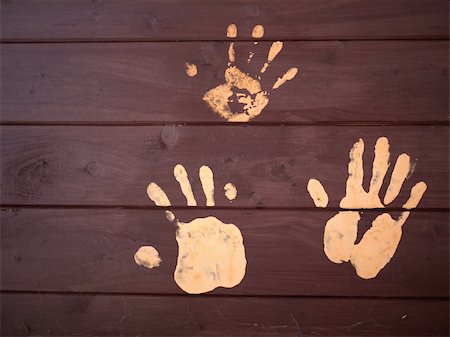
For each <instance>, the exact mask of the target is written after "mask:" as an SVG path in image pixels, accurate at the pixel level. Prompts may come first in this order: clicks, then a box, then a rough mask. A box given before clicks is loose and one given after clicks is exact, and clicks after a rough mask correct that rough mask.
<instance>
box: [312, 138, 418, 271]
mask: <svg viewBox="0 0 450 337" xmlns="http://www.w3.org/2000/svg"><path fill="white" fill-rule="evenodd" d="M363 153H364V141H363V140H362V139H360V140H359V141H358V142H356V143H355V144H354V145H353V148H352V149H351V151H350V155H349V157H350V162H349V164H348V173H349V176H348V179H347V185H346V194H345V196H344V198H343V199H342V200H341V202H340V207H341V208H346V209H357V208H362V209H370V208H384V207H385V205H388V204H390V203H391V202H392V201H394V199H395V198H396V197H397V196H398V194H399V193H400V190H401V188H402V186H403V183H404V182H405V180H406V179H408V178H409V175H410V174H411V167H412V166H411V161H410V157H409V156H408V155H407V154H405V153H403V154H401V155H400V156H399V157H398V158H397V161H396V163H395V166H394V169H393V172H392V176H391V180H390V183H389V186H388V188H387V191H386V194H385V196H384V199H383V202H381V200H380V197H379V193H380V189H381V186H382V184H383V180H384V177H385V175H386V173H387V171H388V168H389V142H388V139H387V138H385V137H381V138H379V139H378V141H377V143H376V145H375V159H374V162H373V170H372V179H371V181H370V187H369V191H368V192H366V191H365V190H364V188H363V186H362V185H363V176H364V174H363V159H362V157H363ZM426 189H427V185H426V184H425V183H424V182H423V181H421V182H418V183H416V184H415V185H414V187H413V188H412V189H411V194H410V197H409V199H408V200H407V201H406V203H405V204H403V208H404V209H407V210H408V211H404V212H402V213H401V215H400V217H399V218H398V219H396V220H395V219H393V218H392V217H391V215H390V214H388V213H383V214H381V215H379V216H378V217H377V218H376V219H375V220H374V221H373V222H372V227H371V228H370V229H369V230H367V232H366V233H365V234H364V236H363V238H362V239H361V241H360V242H359V243H358V244H355V242H356V238H357V233H358V222H359V220H360V219H361V217H360V215H359V213H358V212H357V211H341V212H339V213H338V214H336V215H335V216H334V217H332V218H331V219H330V220H328V222H327V224H326V226H325V231H324V251H325V254H326V256H327V257H328V259H330V260H331V261H332V262H334V263H342V262H348V261H350V262H351V263H352V265H353V266H354V267H355V269H356V273H357V274H358V276H359V277H361V278H364V279H371V278H374V277H375V276H377V275H378V273H379V272H380V271H381V269H383V268H384V267H385V266H386V265H387V264H388V263H389V261H390V260H391V258H392V257H393V256H394V254H395V251H396V250H397V247H398V244H399V243H400V239H401V236H402V226H403V225H404V224H405V222H406V220H407V219H408V217H409V215H410V212H409V210H410V209H413V208H416V207H417V205H418V204H419V202H420V200H421V199H422V197H423V195H424V193H425V191H426ZM308 192H309V194H310V196H311V198H312V199H313V201H314V204H315V205H316V206H317V207H326V206H327V204H328V195H327V194H326V192H325V189H324V188H323V186H322V184H321V183H320V182H319V181H318V180H316V179H310V180H309V182H308Z"/></svg>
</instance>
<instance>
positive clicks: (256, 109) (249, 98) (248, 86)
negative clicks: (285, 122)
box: [186, 24, 298, 122]
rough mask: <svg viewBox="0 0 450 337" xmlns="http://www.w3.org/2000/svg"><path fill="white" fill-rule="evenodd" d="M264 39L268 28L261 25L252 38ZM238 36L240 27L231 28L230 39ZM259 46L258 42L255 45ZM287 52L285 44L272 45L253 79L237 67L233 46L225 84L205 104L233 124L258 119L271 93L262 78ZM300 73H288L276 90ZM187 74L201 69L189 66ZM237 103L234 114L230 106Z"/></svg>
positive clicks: (250, 58)
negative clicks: (283, 53)
mask: <svg viewBox="0 0 450 337" xmlns="http://www.w3.org/2000/svg"><path fill="white" fill-rule="evenodd" d="M263 35H264V28H263V27H262V26H261V25H257V26H255V27H254V28H253V32H252V37H253V38H256V39H259V38H262V37H263ZM236 36H237V27H236V25H234V24H230V25H229V26H228V29H227V37H228V38H235V37H236ZM255 44H257V42H255ZM282 48H283V42H281V41H276V42H274V43H272V46H271V47H270V49H269V53H268V56H267V61H266V62H265V63H264V65H263V66H262V68H261V70H260V74H259V75H257V76H254V77H252V76H250V75H249V74H248V73H245V72H243V71H242V70H240V69H239V68H238V67H237V66H236V65H235V61H236V56H235V50H234V43H233V42H231V43H230V46H229V49H228V60H229V62H228V67H227V68H226V70H225V83H223V84H220V85H218V86H217V87H215V88H212V89H210V90H208V91H207V92H206V93H205V94H204V96H203V100H204V101H205V102H206V103H207V104H208V105H209V106H210V107H211V109H212V110H213V111H214V112H216V113H217V114H218V115H220V116H221V117H223V118H225V119H227V120H228V121H229V122H248V121H249V120H251V119H252V118H254V117H256V116H258V115H259V114H260V113H261V112H262V111H263V109H264V108H265V107H266V105H267V104H268V103H269V91H268V90H264V89H263V88H262V87H261V83H260V80H261V75H262V74H263V73H265V72H266V70H267V68H268V67H269V64H270V63H271V62H272V61H273V60H274V59H275V57H276V56H277V55H278V54H279V53H280V51H281V49H282ZM253 55H254V53H253V52H250V54H249V55H248V59H247V63H250V62H251V61H252V58H253ZM297 72H298V69H297V68H295V67H293V68H290V69H289V70H287V71H286V73H285V74H284V75H282V76H281V77H279V78H278V80H277V81H276V82H275V83H274V84H273V86H272V90H275V89H278V88H279V87H281V86H282V85H283V84H284V83H285V82H287V81H289V80H292V79H293V78H294V77H295V76H296V75H297ZM186 73H187V74H188V75H189V76H191V77H192V76H195V75H196V74H197V68H196V66H195V65H193V64H186ZM232 102H235V103H237V105H238V106H240V109H239V110H238V111H232V108H231V106H230V103H232Z"/></svg>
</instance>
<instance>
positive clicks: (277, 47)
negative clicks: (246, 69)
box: [261, 41, 283, 74]
mask: <svg viewBox="0 0 450 337" xmlns="http://www.w3.org/2000/svg"><path fill="white" fill-rule="evenodd" d="M281 49H283V42H281V41H276V42H274V43H272V45H271V46H270V49H269V54H268V56H267V62H266V63H264V65H263V67H262V68H261V74H263V73H265V72H266V70H267V68H268V67H269V64H270V62H272V61H273V60H274V59H275V57H277V55H278V54H279V53H280V51H281Z"/></svg>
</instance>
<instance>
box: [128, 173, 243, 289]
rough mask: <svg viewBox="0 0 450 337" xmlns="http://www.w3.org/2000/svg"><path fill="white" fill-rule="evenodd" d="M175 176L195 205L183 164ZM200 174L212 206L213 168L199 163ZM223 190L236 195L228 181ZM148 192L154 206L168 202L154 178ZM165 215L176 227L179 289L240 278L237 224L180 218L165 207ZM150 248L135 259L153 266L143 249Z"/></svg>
mask: <svg viewBox="0 0 450 337" xmlns="http://www.w3.org/2000/svg"><path fill="white" fill-rule="evenodd" d="M174 176H175V179H176V180H177V181H178V183H179V184H180V188H181V191H182V193H183V194H184V196H185V198H186V202H187V205H188V206H197V201H196V200H195V197H194V194H193V192H192V188H191V184H190V182H189V178H188V175H187V172H186V170H185V168H184V167H183V166H182V165H180V164H178V165H176V166H175V168H174ZM199 177H200V181H201V184H202V187H203V192H204V194H205V197H206V206H214V205H215V201H214V177H213V172H212V171H211V169H210V168H209V167H208V166H202V167H201V168H200V170H199ZM224 192H225V196H226V197H227V198H228V199H229V200H230V201H231V200H234V198H235V197H236V195H237V190H236V188H235V187H234V185H233V184H231V183H227V184H226V185H225V186H224ZM147 194H148V196H149V198H150V199H151V200H152V201H153V202H154V203H155V205H156V206H163V207H168V206H170V205H171V204H170V201H169V198H168V197H167V195H166V193H165V192H164V191H163V190H162V189H161V188H160V187H159V186H158V185H157V184H156V183H154V182H152V183H150V184H149V185H148V187H147ZM166 217H167V219H168V220H169V221H171V222H174V223H175V224H176V227H177V230H176V240H177V242H178V248H179V250H178V259H177V266H176V268H175V272H174V279H175V282H176V283H177V284H178V286H179V287H180V288H181V289H183V290H184V291H185V292H187V293H190V294H200V293H205V292H208V291H211V290H213V289H215V288H217V287H225V288H232V287H234V286H236V285H238V284H239V283H240V282H241V281H242V279H243V278H244V275H245V268H246V265H247V260H246V258H245V248H244V242H243V238H242V234H241V232H240V230H239V228H238V227H237V226H235V225H233V224H225V223H223V222H222V221H220V220H219V219H217V218H215V217H213V216H209V217H206V218H197V219H194V220H192V221H191V222H189V223H183V222H180V221H179V220H178V219H176V217H175V215H174V214H173V213H172V212H170V211H166ZM151 248H153V247H151ZM151 248H150V247H147V246H145V247H141V248H140V249H139V250H138V252H137V253H136V256H135V260H136V263H138V264H141V265H144V266H146V267H149V268H152V267H153V266H154V263H153V264H152V265H149V264H146V263H145V261H149V260H151V259H149V258H147V257H146V255H145V253H146V252H147V251H150V252H151V253H152V254H154V252H153V250H152V249H151ZM143 261H144V263H143ZM140 262H141V263H140ZM158 264H159V263H158Z"/></svg>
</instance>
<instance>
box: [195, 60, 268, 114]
mask: <svg viewBox="0 0 450 337" xmlns="http://www.w3.org/2000/svg"><path fill="white" fill-rule="evenodd" d="M225 81H226V83H225V84H222V85H219V86H217V87H215V88H213V89H211V90H209V91H207V92H206V93H205V95H204V96H203V100H204V101H205V102H206V103H208V105H209V106H210V107H211V109H212V110H213V111H215V112H216V113H217V114H219V115H220V116H221V117H223V118H225V119H227V120H228V121H230V122H248V121H249V120H250V119H252V118H254V117H255V116H258V115H259V114H260V113H261V111H262V110H263V109H264V108H265V106H266V105H267V103H269V99H268V97H267V95H268V94H267V92H265V91H262V89H261V84H260V83H259V81H258V80H256V79H254V78H252V77H250V76H248V75H247V74H245V73H243V72H242V71H240V70H239V69H238V68H237V67H236V66H231V67H229V68H227V69H226V71H225ZM234 88H237V89H241V90H246V91H248V94H244V93H242V96H241V97H239V98H238V101H239V102H240V103H242V104H244V106H243V108H242V109H241V111H239V112H237V113H232V112H231V110H230V106H229V104H228V103H229V100H230V98H231V96H232V95H233V92H234V91H233V90H235V89H234Z"/></svg>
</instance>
